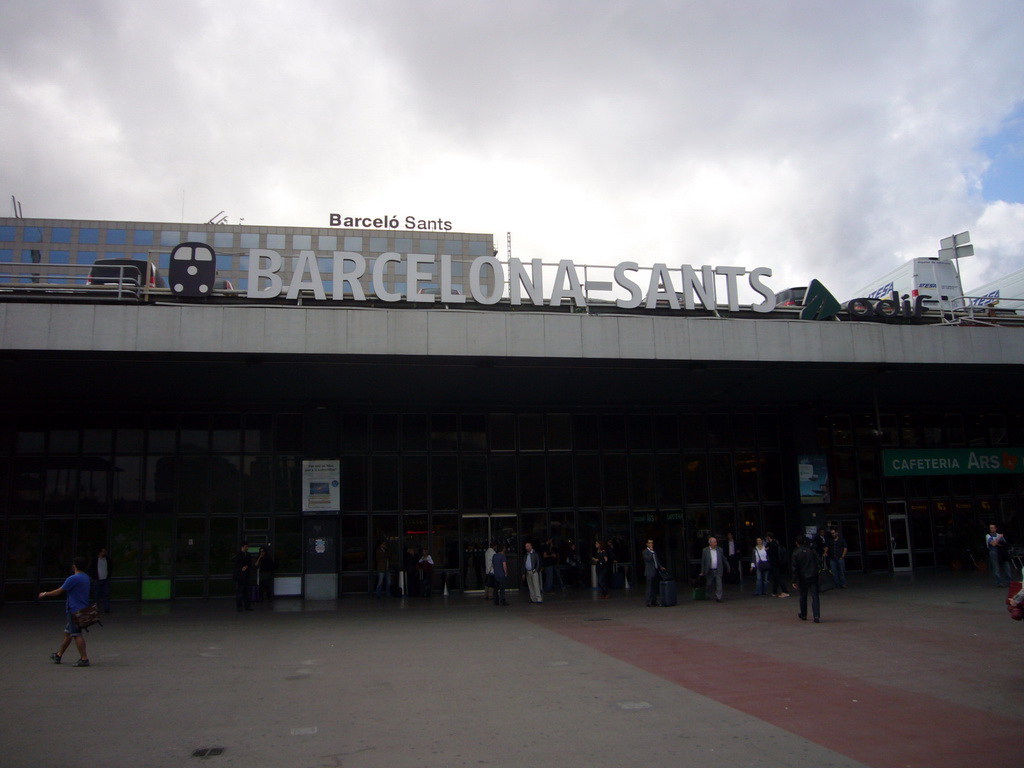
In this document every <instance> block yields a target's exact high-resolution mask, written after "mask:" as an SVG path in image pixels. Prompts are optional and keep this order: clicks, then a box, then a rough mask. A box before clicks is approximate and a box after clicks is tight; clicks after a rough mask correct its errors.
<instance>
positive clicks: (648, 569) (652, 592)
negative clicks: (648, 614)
mask: <svg viewBox="0 0 1024 768" xmlns="http://www.w3.org/2000/svg"><path fill="white" fill-rule="evenodd" d="M643 557H644V578H645V579H646V580H647V602H646V605H649V606H656V605H657V604H658V585H659V584H660V583H661V579H662V577H663V576H665V574H666V573H667V571H666V569H665V566H664V564H663V563H662V562H661V560H660V559H659V558H658V553H657V552H655V551H654V539H648V540H647V546H646V547H645V548H644V551H643Z"/></svg>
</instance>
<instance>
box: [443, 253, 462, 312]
mask: <svg viewBox="0 0 1024 768" xmlns="http://www.w3.org/2000/svg"><path fill="white" fill-rule="evenodd" d="M441 301H443V302H445V303H446V304H465V303H466V296H465V294H462V293H456V292H455V291H453V290H452V257H451V256H450V255H449V254H447V253H443V254H441Z"/></svg>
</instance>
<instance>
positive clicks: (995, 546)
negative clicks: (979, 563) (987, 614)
mask: <svg viewBox="0 0 1024 768" xmlns="http://www.w3.org/2000/svg"><path fill="white" fill-rule="evenodd" d="M1009 548H1010V546H1009V544H1008V542H1007V541H1006V537H1005V536H1003V534H1001V533H1000V532H999V527H998V526H997V525H996V524H995V523H991V524H990V525H989V526H988V533H987V534H986V535H985V549H987V550H988V563H989V570H990V571H992V578H994V579H995V580H996V586H997V587H1008V586H1009V585H1010V582H1011V581H1012V580H1013V577H1012V576H1011V575H1010V563H1009V562H1008V561H1009V557H1008V556H1007V551H1008V550H1009Z"/></svg>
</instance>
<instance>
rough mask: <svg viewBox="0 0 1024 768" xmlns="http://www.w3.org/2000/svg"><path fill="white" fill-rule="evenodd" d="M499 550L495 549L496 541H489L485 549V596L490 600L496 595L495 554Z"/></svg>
mask: <svg viewBox="0 0 1024 768" xmlns="http://www.w3.org/2000/svg"><path fill="white" fill-rule="evenodd" d="M496 554H497V550H495V549H494V542H491V541H488V542H487V549H486V550H485V551H484V598H485V599H487V600H490V599H491V598H493V597H494V556H495V555H496Z"/></svg>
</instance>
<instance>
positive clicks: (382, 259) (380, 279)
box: [373, 253, 402, 301]
mask: <svg viewBox="0 0 1024 768" xmlns="http://www.w3.org/2000/svg"><path fill="white" fill-rule="evenodd" d="M401 260H402V257H401V256H400V255H399V254H397V253H382V254H381V255H380V256H378V257H377V260H376V261H375V262H373V292H374V293H375V294H377V298H378V299H380V300H381V301H401V300H402V294H400V293H392V292H391V291H389V290H388V289H387V286H386V285H384V269H385V268H386V267H387V265H388V263H389V262H396V261H401Z"/></svg>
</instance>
